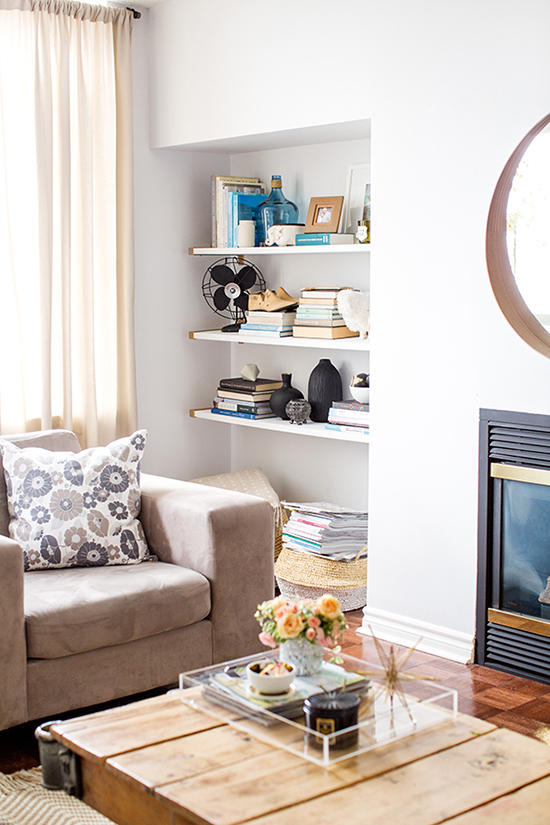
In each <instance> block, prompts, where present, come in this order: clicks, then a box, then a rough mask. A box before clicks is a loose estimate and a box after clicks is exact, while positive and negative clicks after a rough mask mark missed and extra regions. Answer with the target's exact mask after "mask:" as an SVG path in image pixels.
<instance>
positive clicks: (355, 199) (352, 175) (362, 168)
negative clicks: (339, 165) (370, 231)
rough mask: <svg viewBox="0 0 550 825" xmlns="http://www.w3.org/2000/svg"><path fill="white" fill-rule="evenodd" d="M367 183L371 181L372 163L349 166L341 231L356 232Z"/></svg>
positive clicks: (361, 213)
mask: <svg viewBox="0 0 550 825" xmlns="http://www.w3.org/2000/svg"><path fill="white" fill-rule="evenodd" d="M367 183H370V163H355V164H353V165H352V166H348V174H347V180H346V190H345V191H346V195H345V201H344V214H343V217H342V229H341V232H351V233H352V234H355V232H356V230H357V221H360V220H361V218H362V215H363V204H364V203H365V189H366V186H367Z"/></svg>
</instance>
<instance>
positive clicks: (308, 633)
mask: <svg viewBox="0 0 550 825" xmlns="http://www.w3.org/2000/svg"><path fill="white" fill-rule="evenodd" d="M316 636H317V634H316V632H315V628H314V627H308V629H307V630H306V639H309V641H310V642H312V641H313V640H314V639H315V637H316Z"/></svg>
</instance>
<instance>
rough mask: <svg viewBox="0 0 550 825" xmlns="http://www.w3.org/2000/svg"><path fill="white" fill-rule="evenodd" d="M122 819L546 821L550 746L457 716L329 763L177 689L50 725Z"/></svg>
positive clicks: (374, 823)
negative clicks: (188, 700)
mask: <svg viewBox="0 0 550 825" xmlns="http://www.w3.org/2000/svg"><path fill="white" fill-rule="evenodd" d="M51 730H52V734H53V735H54V737H55V738H56V739H57V740H58V741H60V742H62V743H64V744H65V745H66V746H67V747H68V748H69V750H71V751H73V752H74V753H77V754H78V755H79V756H80V757H81V766H82V782H83V799H84V801H85V802H87V804H89V805H91V807H93V808H95V809H96V810H98V811H100V812H101V813H103V814H104V815H105V816H107V817H109V818H110V819H112V820H113V821H114V822H116V823H119V825H240V823H243V822H247V823H249V825H297V823H299V825H324V823H330V825H332V823H334V822H343V823H346V825H365V823H368V825H388V823H392V825H435V823H443V822H452V823H453V825H526V823H528V824H529V825H548V823H549V822H550V747H548V746H547V745H545V744H543V743H542V742H539V741H538V740H535V739H531V738H528V737H526V736H523V735H522V734H519V733H515V732H513V731H510V730H505V729H502V728H496V727H495V726H494V725H492V724H489V723H487V722H484V721H482V720H480V719H475V718H473V717H470V716H465V715H462V714H459V715H458V717H457V718H456V719H455V720H450V721H448V722H446V723H444V724H442V725H439V726H437V727H434V728H430V729H429V730H426V731H421V732H419V733H416V734H413V735H411V736H408V737H407V738H405V739H400V740H397V741H395V742H392V743H390V744H387V745H384V746H383V747H381V748H377V749H376V750H374V751H370V752H368V753H364V754H360V755H358V756H355V757H353V758H351V759H349V760H347V761H344V762H340V763H337V764H335V765H333V766H332V767H330V768H322V767H318V766H317V765H315V764H311V763H310V762H307V761H305V760H303V759H301V758H299V757H297V756H295V755H294V754H291V753H288V752H287V751H284V750H280V749H277V748H274V747H272V746H271V745H267V744H264V743H262V742H260V741H258V740H256V739H253V738H251V737H250V736H248V735H247V734H245V733H243V732H241V731H238V730H236V729H234V728H232V727H230V726H229V725H227V724H225V723H223V722H221V721H220V720H218V719H215V718H212V717H210V716H207V715H206V714H204V713H201V712H200V711H197V710H195V709H193V708H192V707H190V706H189V705H186V704H184V703H183V702H182V701H181V699H180V696H179V693H177V692H172V693H169V694H166V695H165V696H158V697H155V698H153V699H147V700H144V701H141V702H136V703H134V704H130V705H126V706H124V707H120V708H114V709H112V710H108V711H103V712H100V713H95V714H92V715H89V716H84V717H80V718H77V719H73V720H68V721H66V722H60V723H57V724H55V725H54V726H53V727H52V729H51Z"/></svg>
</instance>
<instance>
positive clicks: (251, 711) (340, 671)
mask: <svg viewBox="0 0 550 825" xmlns="http://www.w3.org/2000/svg"><path fill="white" fill-rule="evenodd" d="M344 686H345V689H346V690H347V691H353V692H354V693H358V694H365V693H367V692H368V690H369V688H370V682H369V680H368V679H366V678H365V677H364V676H362V675H361V674H359V673H354V672H352V671H347V670H345V668H343V667H340V665H336V664H332V663H330V662H323V665H322V667H321V671H320V673H317V674H316V675H315V676H297V677H296V678H295V679H294V682H293V683H292V685H291V687H290V690H289V691H288V692H287V693H283V694H277V695H274V696H270V695H267V694H264V693H258V692H257V691H255V690H254V689H253V688H252V687H251V686H250V685H249V684H248V680H247V678H246V668H245V667H244V665H243V666H237V667H234V668H226V670H225V671H223V672H217V673H212V674H210V675H209V679H208V682H207V683H206V684H205V685H204V688H203V690H204V695H205V696H206V697H207V698H208V699H209V700H210V701H211V702H213V703H214V704H216V705H221V706H222V707H225V708H227V709H228V710H232V711H237V712H238V713H243V712H245V713H246V715H247V716H251V717H253V718H254V719H256V721H259V722H261V723H262V724H265V725H269V724H271V723H272V722H273V720H272V719H271V718H270V717H269V716H268V715H266V714H265V713H263V711H270V712H271V713H275V714H277V715H278V716H283V717H285V718H286V719H295V718H297V717H299V716H301V715H302V713H303V705H304V701H305V700H306V699H307V698H308V696H313V694H314V693H321V692H323V691H331V690H340V689H342V688H343V687H344Z"/></svg>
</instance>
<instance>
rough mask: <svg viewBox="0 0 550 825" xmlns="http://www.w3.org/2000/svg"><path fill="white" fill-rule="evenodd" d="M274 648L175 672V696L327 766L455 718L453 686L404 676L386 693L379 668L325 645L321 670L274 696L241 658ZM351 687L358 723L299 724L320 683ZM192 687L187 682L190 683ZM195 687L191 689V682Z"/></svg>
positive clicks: (270, 655) (274, 656) (269, 656)
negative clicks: (253, 681)
mask: <svg viewBox="0 0 550 825" xmlns="http://www.w3.org/2000/svg"><path fill="white" fill-rule="evenodd" d="M278 654H279V652H278V651H277V650H275V651H273V650H270V651H267V652H266V653H263V654H256V655H253V656H246V657H243V658H241V659H234V660H233V661H231V662H224V663H223V664H220V665H213V666H211V667H206V668H201V669H199V670H193V671H189V672H187V673H182V674H180V696H181V699H182V701H183V702H184V703H185V704H187V705H189V706H190V707H192V708H194V709H195V710H199V711H201V712H203V713H206V714H208V715H209V716H211V717H214V718H215V719H219V720H220V721H222V722H225V723H227V724H228V725H231V726H232V727H234V728H236V729H238V730H240V731H243V732H245V733H247V734H249V735H250V736H253V737H254V738H256V739H259V740H261V741H262V742H265V743H267V744H269V745H272V746H274V747H277V748H283V749H284V750H287V751H289V752H290V753H293V754H295V755H296V756H299V757H301V758H303V759H307V760H308V761H310V762H314V763H315V764H316V765H320V766H322V767H329V766H331V765H333V764H336V763H338V762H341V761H343V760H345V759H350V758H351V757H353V756H357V755H358V754H360V753H365V752H367V751H370V750H373V749H375V748H379V747H381V746H383V745H387V744H388V743H391V742H393V741H397V740H399V739H402V738H403V737H406V736H411V735H412V734H415V733H418V732H419V731H422V730H425V729H426V728H431V727H434V726H435V725H440V724H443V723H445V722H448V721H449V720H451V719H454V718H455V717H456V715H457V693H456V691H455V690H451V689H450V688H444V687H442V686H441V685H438V684H437V682H434V681H404V682H403V683H402V684H403V687H404V691H405V693H404V694H403V695H402V698H399V697H398V695H397V694H395V695H394V696H393V699H391V698H390V697H387V695H386V692H385V690H384V687H383V678H384V671H383V669H382V668H380V667H378V668H377V667H375V666H373V665H372V664H370V663H369V662H365V661H362V660H361V659H356V658H354V657H353V656H347V655H345V654H342V653H341V654H339V655H338V659H339V663H334V662H331V659H333V658H334V654H333V652H332V651H331V650H330V649H328V648H325V649H324V654H323V655H324V661H323V667H322V671H321V673H320V674H318V675H316V676H311V677H307V678H300V679H295V681H294V683H293V690H292V691H289V693H288V694H285V695H280V696H275V697H273V698H271V697H267V696H265V695H262V696H257V695H255V694H253V693H252V692H251V691H250V690H249V689H248V683H247V679H246V666H247V664H249V663H251V662H255V661H258V660H262V661H263V660H273V661H278V658H279V656H278ZM343 686H345V690H346V691H349V690H353V691H354V692H355V693H356V694H357V695H358V696H359V697H360V706H359V716H358V724H357V725H353V726H352V727H348V728H345V729H344V730H337V731H336V732H334V733H321V732H319V731H315V732H313V731H311V730H310V729H309V728H308V727H307V726H306V720H305V716H304V713H303V710H302V708H303V702H304V700H305V698H307V696H308V695H312V694H313V693H319V692H321V691H323V690H325V691H326V690H333V689H342V687H343ZM192 688H193V689H192ZM197 688H198V689H197Z"/></svg>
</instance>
